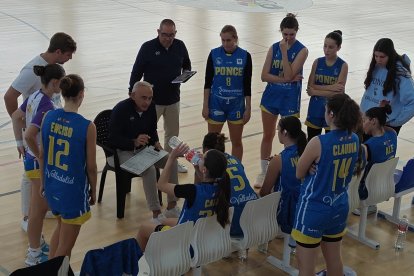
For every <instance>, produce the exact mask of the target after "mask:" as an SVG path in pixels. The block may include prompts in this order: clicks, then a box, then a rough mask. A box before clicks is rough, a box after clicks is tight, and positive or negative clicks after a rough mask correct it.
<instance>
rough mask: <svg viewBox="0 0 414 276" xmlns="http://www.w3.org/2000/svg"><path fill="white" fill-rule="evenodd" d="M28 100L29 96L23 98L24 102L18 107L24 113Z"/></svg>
mask: <svg viewBox="0 0 414 276" xmlns="http://www.w3.org/2000/svg"><path fill="white" fill-rule="evenodd" d="M28 100H29V98H27V99H26V100H24V102H23V103H22V105H21V106H20V107H19V109H20V110H21V111H23V112H24V113H26V108H27V101H28Z"/></svg>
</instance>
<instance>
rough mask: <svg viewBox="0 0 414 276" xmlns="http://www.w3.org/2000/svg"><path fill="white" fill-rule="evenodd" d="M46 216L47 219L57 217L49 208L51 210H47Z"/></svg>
mask: <svg viewBox="0 0 414 276" xmlns="http://www.w3.org/2000/svg"><path fill="white" fill-rule="evenodd" d="M45 218H46V219H53V218H55V215H54V214H53V213H52V211H50V210H49V211H47V212H46V215H45Z"/></svg>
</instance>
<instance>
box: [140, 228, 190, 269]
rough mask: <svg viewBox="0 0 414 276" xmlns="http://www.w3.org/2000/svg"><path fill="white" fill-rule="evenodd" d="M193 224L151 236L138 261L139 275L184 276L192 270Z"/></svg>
mask: <svg viewBox="0 0 414 276" xmlns="http://www.w3.org/2000/svg"><path fill="white" fill-rule="evenodd" d="M192 230H193V222H192V221H188V222H185V223H182V224H178V225H177V226H174V227H173V228H171V229H168V230H166V231H161V232H154V233H152V234H151V236H150V238H149V240H148V244H147V247H146V249H145V252H144V255H143V256H142V257H141V258H140V259H139V261H138V267H139V272H138V275H156V276H162V275H166V276H170V275H182V274H184V273H186V272H187V271H189V270H190V264H191V261H190V260H191V257H190V237H191V232H192Z"/></svg>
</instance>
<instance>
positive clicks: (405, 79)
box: [388, 75, 414, 126]
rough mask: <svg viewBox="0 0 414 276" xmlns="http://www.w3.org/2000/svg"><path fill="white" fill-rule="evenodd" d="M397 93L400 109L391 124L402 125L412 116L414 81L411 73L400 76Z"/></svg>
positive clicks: (413, 115) (413, 111)
mask: <svg viewBox="0 0 414 276" xmlns="http://www.w3.org/2000/svg"><path fill="white" fill-rule="evenodd" d="M398 94H399V95H398V97H400V102H401V105H402V110H401V112H400V114H399V116H398V117H397V118H395V119H394V122H392V125H395V126H402V125H403V124H405V123H406V122H408V121H409V120H410V119H411V118H412V117H414V81H413V78H412V77H411V75H408V76H401V77H400V84H399V89H398ZM388 123H390V122H388Z"/></svg>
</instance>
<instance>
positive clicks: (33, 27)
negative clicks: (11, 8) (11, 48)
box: [0, 11, 50, 40]
mask: <svg viewBox="0 0 414 276" xmlns="http://www.w3.org/2000/svg"><path fill="white" fill-rule="evenodd" d="M0 13H1V14H3V15H6V16H8V17H11V18H13V19H14V20H16V21H19V22H20V23H23V25H26V26H28V27H29V28H31V29H33V30H35V31H36V32H38V33H39V34H41V35H42V36H43V37H44V38H46V39H47V40H50V38H49V37H48V36H47V34H45V33H44V32H42V31H41V30H40V29H38V28H36V27H35V26H34V25H32V24H30V23H29V22H26V21H24V20H23V19H20V18H18V17H16V16H14V15H11V14H8V13H5V12H3V11H0Z"/></svg>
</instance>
